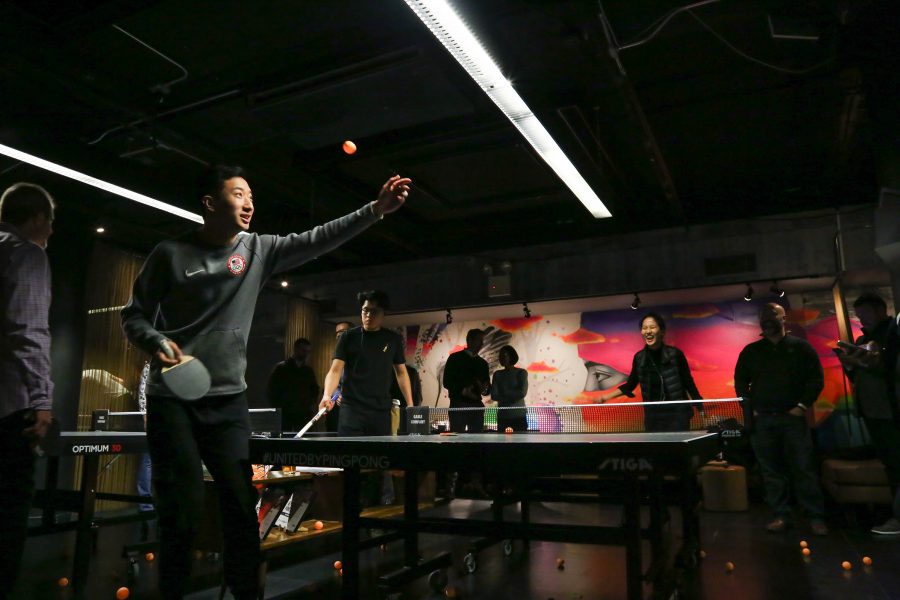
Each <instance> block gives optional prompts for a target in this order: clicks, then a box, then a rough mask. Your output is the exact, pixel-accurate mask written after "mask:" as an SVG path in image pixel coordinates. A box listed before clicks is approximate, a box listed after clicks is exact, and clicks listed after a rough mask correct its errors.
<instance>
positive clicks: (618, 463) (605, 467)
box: [597, 458, 653, 472]
mask: <svg viewBox="0 0 900 600" xmlns="http://www.w3.org/2000/svg"><path fill="white" fill-rule="evenodd" d="M597 470H598V471H623V472H626V471H627V472H634V471H652V470H653V463H652V462H650V460H648V459H646V458H607V459H606V460H604V461H603V462H602V463H600V466H599V467H597Z"/></svg>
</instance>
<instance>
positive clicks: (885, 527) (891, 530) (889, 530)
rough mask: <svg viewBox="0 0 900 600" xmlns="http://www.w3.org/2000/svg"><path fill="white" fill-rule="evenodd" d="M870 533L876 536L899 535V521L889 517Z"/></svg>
mask: <svg viewBox="0 0 900 600" xmlns="http://www.w3.org/2000/svg"><path fill="white" fill-rule="evenodd" d="M872 533H877V534H878V535H900V519H897V518H895V517H891V518H890V519H888V520H887V521H885V522H884V523H883V524H881V525H878V526H877V527H873V528H872Z"/></svg>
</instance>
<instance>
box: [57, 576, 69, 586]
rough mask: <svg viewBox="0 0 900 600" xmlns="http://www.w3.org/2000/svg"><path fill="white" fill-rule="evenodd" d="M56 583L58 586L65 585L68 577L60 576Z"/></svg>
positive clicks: (67, 582)
mask: <svg viewBox="0 0 900 600" xmlns="http://www.w3.org/2000/svg"><path fill="white" fill-rule="evenodd" d="M56 583H58V584H59V587H66V586H67V585H69V578H68V577H60V578H59V581H57V582H56Z"/></svg>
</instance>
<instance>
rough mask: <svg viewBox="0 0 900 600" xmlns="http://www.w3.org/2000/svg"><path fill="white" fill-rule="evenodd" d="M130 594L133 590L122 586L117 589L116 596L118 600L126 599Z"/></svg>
mask: <svg viewBox="0 0 900 600" xmlns="http://www.w3.org/2000/svg"><path fill="white" fill-rule="evenodd" d="M130 595H131V590H129V589H128V588H127V587H120V588H119V589H117V590H116V598H118V600H125V598H127V597H128V596H130Z"/></svg>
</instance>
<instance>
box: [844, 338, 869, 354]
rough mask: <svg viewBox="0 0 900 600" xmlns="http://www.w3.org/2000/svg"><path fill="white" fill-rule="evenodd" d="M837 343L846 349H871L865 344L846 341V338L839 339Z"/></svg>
mask: <svg viewBox="0 0 900 600" xmlns="http://www.w3.org/2000/svg"><path fill="white" fill-rule="evenodd" d="M837 345H838V346H839V347H841V348H843V349H844V350H862V351H863V352H869V349H868V348H866V347H865V346H857V345H856V344H851V343H850V342H845V341H844V340H838V341H837Z"/></svg>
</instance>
